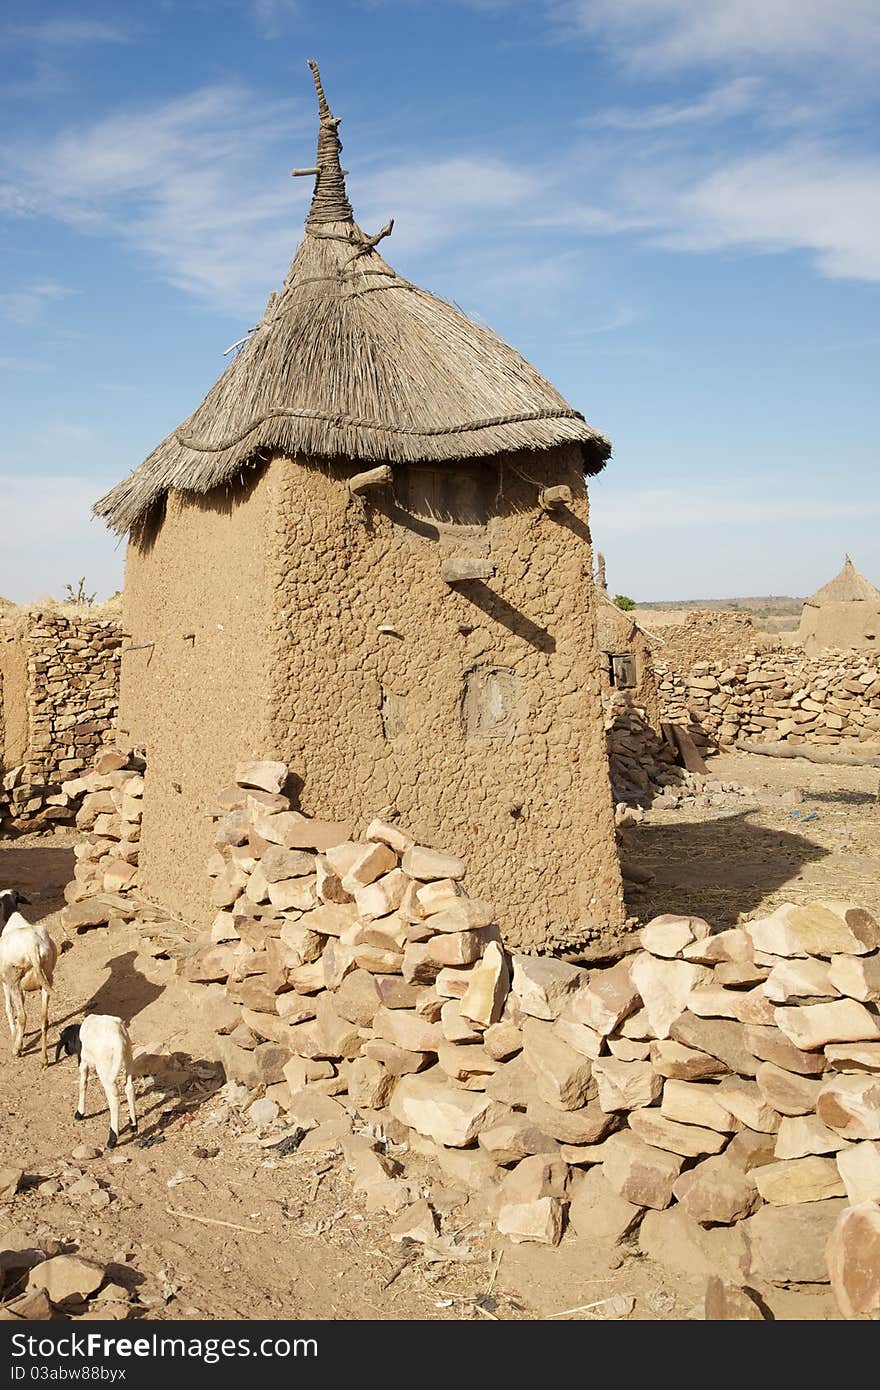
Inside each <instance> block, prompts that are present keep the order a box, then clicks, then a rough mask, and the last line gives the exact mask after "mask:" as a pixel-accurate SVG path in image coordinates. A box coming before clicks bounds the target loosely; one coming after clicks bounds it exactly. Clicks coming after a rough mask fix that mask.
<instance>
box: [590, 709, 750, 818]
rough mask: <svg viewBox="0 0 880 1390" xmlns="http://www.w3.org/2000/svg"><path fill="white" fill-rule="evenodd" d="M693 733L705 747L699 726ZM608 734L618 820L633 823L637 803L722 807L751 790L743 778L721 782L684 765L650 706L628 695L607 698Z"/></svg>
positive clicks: (656, 806)
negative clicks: (654, 719) (651, 718)
mask: <svg viewBox="0 0 880 1390" xmlns="http://www.w3.org/2000/svg"><path fill="white" fill-rule="evenodd" d="M690 733H691V735H692V737H693V738H694V742H695V743H698V744H700V745H701V746H702V747H703V748H705V745H706V742H707V740H706V739H705V738H703V737H702V736H701V734H700V731H699V730H694V729H691V730H690ZM605 740H606V746H607V749H608V768H609V772H610V776H611V795H612V799H613V801H614V805H615V808H616V817H617V823H618V824H628V823H629V816H628V812H630V811H631V810H632V808H633V807H642V808H643V809H647V808H648V807H651V808H652V809H655V810H673V809H675V808H681V807H684V808H688V807H710V806H719V807H723V806H728V805H730V804H731V802H730V797H731V796H734V797H738V796H748V795H750V794H751V793H750V791H749V789H748V788H746V787H741V786H740V785H739V784H738V783H735V782H721V781H719V780H718V779H717V778H715V777H712V775H711V773H710V774H708V775H704V774H703V773H700V772H688V771H687V770H686V769H685V768H683V767H680V766H679V764H678V762H677V761H676V758H677V754H676V753H675V751H674V750H673V748H672V746H671V745H670V744H669V743H667V741H666V739H665V738H661V737H660V735H659V734H658V733H657V732H656V730H654V729H653V728H652V727H651V724H650V723H649V721H648V718H647V715H646V713H645V711H644V710H643V709H640V708H639V707H638V706H637V705H635V704H633V703H632V701H630V700H628V699H627V698H626V697H625V696H617V697H614V698H612V699H611V700H609V701H608V702H607V704H606V709H605Z"/></svg>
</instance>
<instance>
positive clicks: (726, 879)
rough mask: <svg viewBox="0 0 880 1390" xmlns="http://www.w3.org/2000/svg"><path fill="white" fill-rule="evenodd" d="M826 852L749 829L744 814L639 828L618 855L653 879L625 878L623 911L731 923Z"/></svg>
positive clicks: (780, 834)
mask: <svg viewBox="0 0 880 1390" xmlns="http://www.w3.org/2000/svg"><path fill="white" fill-rule="evenodd" d="M828 853H829V851H828V850H826V849H823V848H822V846H821V845H817V844H814V843H813V842H812V841H810V840H808V839H805V838H804V836H802V835H796V834H792V833H791V832H790V831H787V830H769V829H765V828H764V827H762V826H759V825H754V824H753V823H752V822H750V821H749V819H748V812H740V813H738V814H737V815H733V816H726V817H724V818H723V819H718V820H710V821H677V822H668V823H666V824H663V825H642V826H639V827H638V829H636V830H631V831H626V832H624V840H623V844H622V846H621V857H622V860H623V862H624V863H625V864H626V865H634V866H635V868H636V871H637V872H638V871H639V870H646V871H648V872H649V873H650V874H652V875H653V878H652V881H651V882H650V883H646V884H640V883H630V882H627V881H625V882H624V888H625V892H626V905H627V911H628V912H629V913H630V914H631V915H633V916H637V917H639V918H641V919H642V920H647V919H648V918H650V917H653V916H655V915H657V914H658V913H661V912H692V913H695V914H696V915H697V916H700V917H706V918H707V919H708V920H709V921H710V922H712V924H713V925H714V926H718V927H728V926H734V925H735V924H736V921H737V918H738V916H739V914H740V913H753V912H755V911H756V910H757V909H758V908H760V907H761V905H762V903H764V902H765V900H766V899H767V898H768V897H769V896H770V895H772V894H774V893H778V892H779V891H780V890H781V889H783V888H784V887H785V885H786V884H787V883H789V882H791V881H792V880H793V879H795V878H796V877H797V875H798V873H799V872H800V870H801V869H802V868H803V867H804V866H805V865H807V864H812V863H815V862H816V861H817V860H820V859H823V858H825V856H826V855H827V854H828Z"/></svg>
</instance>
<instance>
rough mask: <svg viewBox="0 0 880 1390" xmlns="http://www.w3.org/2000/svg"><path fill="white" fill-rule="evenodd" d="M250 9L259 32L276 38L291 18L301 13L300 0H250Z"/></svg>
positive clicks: (296, 17) (295, 17)
mask: <svg viewBox="0 0 880 1390" xmlns="http://www.w3.org/2000/svg"><path fill="white" fill-rule="evenodd" d="M251 9H252V11H253V15H254V19H255V20H256V23H257V27H258V29H259V30H260V32H261V33H262V34H263V35H264V37H265V38H267V39H277V38H278V37H279V35H280V34H281V33H283V31H284V29H285V27H286V25H287V24H288V23H289V22H290V20H292V19H298V18H299V17H300V15H301V14H302V5H301V4H300V0H251Z"/></svg>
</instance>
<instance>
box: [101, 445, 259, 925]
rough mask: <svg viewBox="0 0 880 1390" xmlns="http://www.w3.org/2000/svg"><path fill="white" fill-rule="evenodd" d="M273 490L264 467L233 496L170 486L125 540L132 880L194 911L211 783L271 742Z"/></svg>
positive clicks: (124, 716)
mask: <svg viewBox="0 0 880 1390" xmlns="http://www.w3.org/2000/svg"><path fill="white" fill-rule="evenodd" d="M274 491H275V489H274V487H273V482H272V480H271V478H270V476H269V475H267V474H265V473H264V474H262V475H261V476H258V477H252V478H251V480H250V484H249V486H247V487H246V488H243V489H240V490H239V492H238V493H237V494H236V495H231V494H229V493H227V492H226V491H225V490H224V491H219V492H217V493H214V494H211V495H210V496H209V497H207V498H205V499H204V500H199V499H193V498H191V497H190V498H183V497H181V496H180V495H179V494H175V493H171V494H170V496H169V498H168V503H167V514H166V515H164V516H161V517H158V518H154V519H153V522H152V524H151V525H150V526H148V527H147V528H146V529H145V530H144V533H143V534H142V535H141V536H140V537H139V538H138V540H137V541H132V542H131V543H130V544H129V547H128V554H127V558H126V582H125V600H124V611H125V627H126V632H127V633H128V637H127V641H126V646H128V647H130V649H129V650H127V651H126V652H125V654H124V657H123V663H122V687H121V697H120V718H119V726H120V730H119V737H120V739H121V740H122V742H124V743H127V744H136V745H143V746H144V748H145V751H146V757H147V766H148V772H147V789H146V794H145V797H144V812H143V824H142V842H141V856H140V885H139V886H140V891H141V892H142V893H143V894H144V895H145V896H146V897H148V898H152V899H154V900H155V901H157V902H159V903H162V904H163V905H165V906H167V907H169V908H170V909H171V910H173V911H174V912H177V913H180V914H182V915H183V916H186V917H189V918H190V919H191V920H193V921H198V920H200V916H201V915H203V913H204V898H203V894H202V892H201V888H200V882H199V880H200V875H201V872H202V866H203V864H204V860H205V856H206V855H207V854H208V852H209V850H210V848H211V836H212V833H213V821H212V820H211V818H210V815H209V812H210V811H211V809H212V808H213V807H214V804H215V799H216V791H217V788H218V787H222V786H224V785H225V784H226V783H227V782H229V781H230V779H231V775H232V769H233V767H234V764H235V761H236V760H237V759H238V758H240V757H246V756H248V755H249V754H258V753H262V752H263V750H264V747H265V743H266V737H267V735H266V727H265V718H264V716H265V711H266V690H267V683H268V677H269V675H270V674H271V653H270V646H269V638H268V627H269V624H268V614H269V612H270V610H271V611H274V599H275V595H274V593H273V590H272V579H271V577H270V568H269V566H268V562H267V557H268V549H269V541H270V538H271V535H272V522H271V516H272V511H273V507H274V506H275V505H276V503H275V501H274Z"/></svg>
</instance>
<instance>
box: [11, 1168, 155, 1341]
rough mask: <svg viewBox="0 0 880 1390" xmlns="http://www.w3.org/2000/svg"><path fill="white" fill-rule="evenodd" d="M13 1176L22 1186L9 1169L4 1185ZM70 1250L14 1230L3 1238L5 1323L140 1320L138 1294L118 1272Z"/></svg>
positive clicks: (62, 1244) (60, 1244) (56, 1243)
mask: <svg viewBox="0 0 880 1390" xmlns="http://www.w3.org/2000/svg"><path fill="white" fill-rule="evenodd" d="M10 1176H15V1177H16V1183H15V1186H17V1185H18V1182H19V1181H20V1179H21V1176H22V1175H21V1173H20V1171H19V1172H18V1173H17V1174H14V1173H11V1172H10V1170H8V1169H3V1170H2V1171H0V1183H2V1182H3V1181H4V1180H6V1179H8V1178H9V1177H10ZM105 1195H106V1194H105ZM0 1200H4V1199H3V1198H0ZM66 1250H69V1244H68V1245H67V1246H65V1243H64V1242H63V1241H59V1240H51V1241H46V1240H41V1241H40V1242H36V1241H34V1239H33V1237H31V1236H29V1235H28V1234H27V1233H26V1232H25V1231H23V1230H19V1229H18V1228H17V1227H14V1226H13V1227H11V1228H10V1229H8V1230H7V1231H5V1232H4V1234H3V1235H2V1236H0V1322H49V1321H53V1320H57V1319H69V1318H76V1319H77V1320H82V1321H84V1322H86V1321H88V1322H95V1321H98V1322H104V1321H107V1322H124V1321H125V1320H126V1319H128V1318H131V1317H133V1316H135V1315H136V1313H137V1311H138V1309H137V1302H136V1294H133V1293H132V1291H131V1290H130V1289H129V1288H127V1287H126V1285H124V1284H121V1283H119V1282H118V1281H117V1280H116V1278H114V1274H115V1273H116V1271H115V1270H114V1269H113V1267H112V1266H111V1267H110V1268H109V1269H108V1268H106V1267H105V1266H104V1265H102V1264H97V1263H96V1262H95V1261H94V1260H87V1259H84V1258H83V1257H82V1256H81V1255H73V1254H69V1253H65V1252H66Z"/></svg>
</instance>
